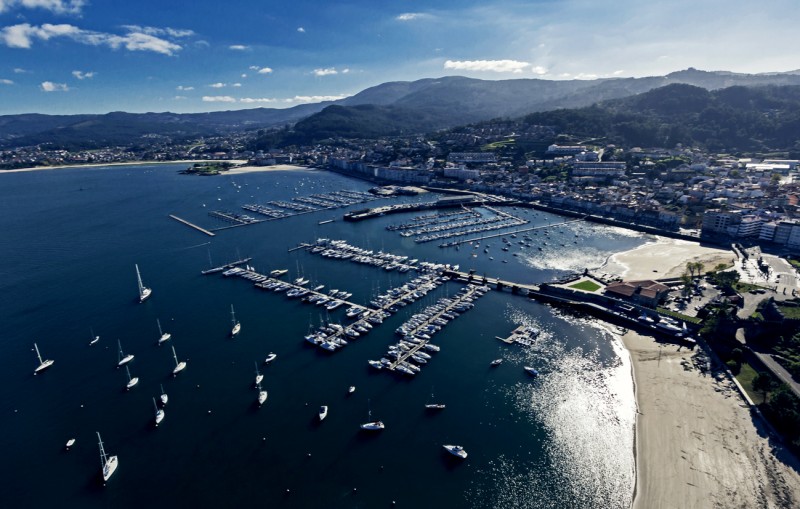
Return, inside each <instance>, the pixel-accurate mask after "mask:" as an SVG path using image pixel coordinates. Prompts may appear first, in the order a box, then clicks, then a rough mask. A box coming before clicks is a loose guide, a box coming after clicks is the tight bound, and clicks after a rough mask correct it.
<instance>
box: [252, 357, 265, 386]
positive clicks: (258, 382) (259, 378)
mask: <svg viewBox="0 0 800 509" xmlns="http://www.w3.org/2000/svg"><path fill="white" fill-rule="evenodd" d="M254 364H255V365H256V385H258V384H260V383H261V380H263V379H264V375H262V374H261V373H260V372H259V371H258V363H257V362H256V363H254Z"/></svg>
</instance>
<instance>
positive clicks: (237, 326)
mask: <svg viewBox="0 0 800 509" xmlns="http://www.w3.org/2000/svg"><path fill="white" fill-rule="evenodd" d="M231 322H232V323H233V328H232V329H231V337H234V336H236V335H237V334H239V331H240V330H242V324H240V323H239V322H237V321H236V314H234V312H233V304H231Z"/></svg>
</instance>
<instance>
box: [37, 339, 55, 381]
mask: <svg viewBox="0 0 800 509" xmlns="http://www.w3.org/2000/svg"><path fill="white" fill-rule="evenodd" d="M33 348H35V349H36V357H38V358H39V366H37V367H36V369H34V370H33V374H34V375H35V374H37V373H38V372H40V371H44V370H45V369H47V368H49V367H50V366H52V365H53V363H54V362H55V361H54V360H51V359H46V360H42V354H40V353H39V347H38V346H37V345H36V343H34V344H33Z"/></svg>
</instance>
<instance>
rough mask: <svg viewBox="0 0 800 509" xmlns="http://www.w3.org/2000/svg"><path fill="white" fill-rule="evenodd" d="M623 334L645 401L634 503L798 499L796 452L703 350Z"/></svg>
mask: <svg viewBox="0 0 800 509" xmlns="http://www.w3.org/2000/svg"><path fill="white" fill-rule="evenodd" d="M622 340H623V343H624V344H625V346H626V348H627V349H628V351H629V352H630V356H631V361H632V366H633V374H634V380H635V382H636V400H637V403H638V407H639V414H638V415H637V423H636V449H637V450H636V471H637V481H636V497H635V500H634V504H633V507H634V508H635V509H640V508H648V509H650V508H676V509H677V508H709V507H719V508H730V507H735V508H751V507H752V508H756V507H758V508H762V507H769V508H790V507H798V506H800V466H799V465H798V462H797V459H796V458H794V457H793V456H791V455H790V454H788V453H787V452H786V451H785V450H784V449H783V448H781V447H780V446H779V445H777V444H776V443H775V442H774V441H773V440H770V439H769V437H768V434H767V432H766V431H765V428H764V425H763V423H762V422H761V421H760V420H758V418H755V417H753V415H754V414H751V411H750V409H749V407H748V406H747V404H746V403H745V402H744V400H743V399H742V398H741V396H740V395H739V393H738V392H737V391H736V389H735V387H734V385H733V383H732V382H731V381H730V380H729V379H728V378H727V377H726V376H725V374H724V373H723V372H722V371H720V370H719V366H718V365H717V364H716V363H715V362H714V361H712V360H711V359H710V358H709V356H708V355H707V354H706V353H705V352H703V351H702V350H701V349H700V348H696V349H695V350H694V351H691V350H687V349H686V348H680V347H678V346H676V345H671V344H661V343H657V342H656V341H655V340H654V339H653V338H652V337H649V336H643V335H640V334H637V333H636V332H628V333H626V334H625V335H624V336H623V338H622ZM709 367H710V369H709Z"/></svg>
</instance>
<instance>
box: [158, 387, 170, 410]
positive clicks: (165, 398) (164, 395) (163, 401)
mask: <svg viewBox="0 0 800 509" xmlns="http://www.w3.org/2000/svg"><path fill="white" fill-rule="evenodd" d="M159 385H160V384H159ZM168 401H169V396H167V393H166V392H164V386H163V385H161V405H162V406H166V405H167V402H168Z"/></svg>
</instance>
